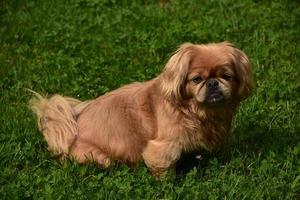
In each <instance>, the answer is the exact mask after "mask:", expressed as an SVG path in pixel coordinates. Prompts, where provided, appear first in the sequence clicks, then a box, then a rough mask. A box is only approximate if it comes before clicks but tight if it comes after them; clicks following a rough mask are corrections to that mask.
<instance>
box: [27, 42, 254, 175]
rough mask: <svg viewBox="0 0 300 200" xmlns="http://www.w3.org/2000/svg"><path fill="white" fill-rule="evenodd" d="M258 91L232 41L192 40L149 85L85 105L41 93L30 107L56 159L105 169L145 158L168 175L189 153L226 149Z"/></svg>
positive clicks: (156, 171)
mask: <svg viewBox="0 0 300 200" xmlns="http://www.w3.org/2000/svg"><path fill="white" fill-rule="evenodd" d="M252 88H253V80H252V75H251V68H250V62H249V60H248V58H247V56H246V55H245V53H243V52H242V51H241V50H239V49H237V48H235V47H234V46H233V45H232V44H230V43H227V42H223V43H210V44H200V45H198V44H191V43H186V44H183V45H181V46H180V48H179V49H178V50H177V51H176V52H175V53H174V54H173V56H172V57H171V58H170V60H169V61H168V62H167V64H166V66H165V68H164V70H163V72H162V73H161V74H160V75H158V77H156V78H154V79H152V80H150V81H147V82H144V83H133V84H130V85H126V86H124V87H121V88H119V89H117V90H114V91H112V92H109V93H107V94H105V95H102V96H100V97H98V98H97V99H95V100H90V101H84V102H81V101H79V100H76V99H73V98H69V97H63V96H60V95H54V96H53V97H51V98H49V99H46V98H44V97H42V96H40V95H39V94H37V98H35V99H33V100H32V101H31V105H32V109H33V110H34V111H35V112H36V114H37V116H38V127H39V130H40V131H41V132H42V134H43V136H44V138H45V140H46V141H47V143H48V148H49V150H50V151H51V152H53V153H54V154H55V155H59V156H61V157H62V158H64V157H66V156H70V157H73V158H75V159H77V160H78V161H79V162H80V163H84V162H87V161H91V160H92V161H95V162H96V163H97V164H99V165H100V166H101V167H103V168H106V167H108V166H109V165H110V164H111V161H112V160H117V161H121V162H123V163H127V164H131V163H136V162H137V161H140V160H143V161H144V162H145V164H146V165H147V166H148V167H149V168H150V170H151V171H152V172H153V174H155V175H157V176H161V175H163V174H164V173H165V172H166V171H167V170H168V169H169V168H170V167H172V166H173V165H174V164H175V163H176V161H177V160H178V159H179V158H180V156H181V155H182V153H184V152H190V151H197V150H200V149H205V150H208V151H214V150H215V149H217V148H218V147H220V145H222V143H223V142H224V141H226V138H228V136H229V133H230V124H231V121H232V118H233V115H234V113H235V110H236V108H237V107H238V105H239V103H240V102H241V100H243V99H244V98H245V97H247V96H248V95H249V94H250V92H251V90H252Z"/></svg>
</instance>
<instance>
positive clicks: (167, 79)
mask: <svg viewBox="0 0 300 200" xmlns="http://www.w3.org/2000/svg"><path fill="white" fill-rule="evenodd" d="M194 49H195V47H194V45H193V44H191V43H185V44H183V45H181V46H180V48H179V49H178V50H177V51H176V52H175V54H174V55H173V56H172V57H171V58H170V60H169V61H168V62H167V64H166V66H165V68H164V70H163V73H162V75H161V90H162V93H163V95H164V97H165V98H166V99H167V100H169V101H171V102H172V103H175V104H182V103H183V102H184V98H185V96H186V91H185V84H186V77H187V74H188V70H189V65H190V63H191V59H192V55H193V50H194Z"/></svg>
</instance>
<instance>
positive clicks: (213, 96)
mask: <svg viewBox="0 0 300 200" xmlns="http://www.w3.org/2000/svg"><path fill="white" fill-rule="evenodd" d="M224 101H225V98H224V95H223V94H222V93H221V92H220V91H216V92H213V93H210V94H208V95H206V98H205V103H207V104H220V103H223V102H224Z"/></svg>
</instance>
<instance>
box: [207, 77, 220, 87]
mask: <svg viewBox="0 0 300 200" xmlns="http://www.w3.org/2000/svg"><path fill="white" fill-rule="evenodd" d="M218 86H219V82H218V81H217V80H216V79H214V78H212V79H209V80H208V81H207V82H206V87H207V88H208V89H217V88H218Z"/></svg>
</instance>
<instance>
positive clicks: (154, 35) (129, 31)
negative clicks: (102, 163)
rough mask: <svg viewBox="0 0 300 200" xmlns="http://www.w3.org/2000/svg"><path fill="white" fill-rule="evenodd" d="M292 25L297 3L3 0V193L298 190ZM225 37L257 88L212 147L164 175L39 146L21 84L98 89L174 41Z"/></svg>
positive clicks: (287, 194)
mask: <svg viewBox="0 0 300 200" xmlns="http://www.w3.org/2000/svg"><path fill="white" fill-rule="evenodd" d="M299 33H300V4H299V3H298V2H297V1H250V0H245V1H229V0H222V1H196V0H192V1H179V0H174V1H109V0H93V1H88V0H68V1H56V0H53V1H30V0H10V1H8V0H4V1H1V2H0V99H1V104H0V111H1V116H0V122H1V126H0V141H1V142H0V166H1V172H0V185H1V187H0V194H1V197H2V198H3V199H24V198H30V199H32V198H34V199H37V198H46V199H66V198H70V199H71V198H74V199H87V198H89V199H90V198H93V199H94V198H98V199H100V198H101V199H299V197H300V196H299V193H300V189H299V188H300V175H299V173H300V162H299V155H300V137H299V136H300V123H299V121H300V98H299V94H300V81H299V80H300V62H299V55H300V48H299V44H300V34H299ZM224 40H227V41H230V42H233V43H234V44H236V46H237V47H239V48H241V49H243V50H244V51H245V52H246V53H247V54H248V55H249V57H250V59H251V61H252V64H253V70H254V76H255V79H256V82H257V89H256V91H255V92H254V94H253V95H252V97H251V98H249V99H248V100H246V101H245V102H244V103H243V104H242V107H241V109H240V110H239V112H238V114H237V116H236V118H235V121H234V126H233V133H234V137H233V138H232V140H230V142H229V143H228V144H227V145H226V146H225V147H224V148H223V149H222V150H220V151H219V152H217V153H215V154H213V155H211V154H208V153H204V154H203V156H202V157H203V160H201V161H197V160H193V159H188V160H184V162H183V163H185V165H184V164H183V165H181V168H180V169H179V170H178V174H177V175H176V176H175V175H174V174H170V175H168V176H167V177H166V179H165V180H162V181H157V180H155V178H153V177H152V176H150V174H149V172H148V171H147V169H146V167H145V166H144V165H143V164H140V165H138V166H137V167H135V168H128V167H126V166H124V165H116V166H114V167H112V168H111V169H109V170H101V169H99V168H97V167H96V166H95V165H93V164H89V165H86V166H79V165H77V164H76V163H74V162H72V161H67V162H64V163H59V162H57V161H55V160H54V159H53V158H52V157H51V155H50V154H49V153H48V152H47V150H46V144H45V142H44V141H43V139H42V136H41V135H40V134H39V133H38V131H37V129H36V124H35V119H34V116H33V115H32V113H31V112H30V111H29V109H28V108H27V102H28V100H29V99H30V94H28V93H27V92H26V91H24V89H23V88H31V89H33V90H35V91H39V92H42V93H44V94H53V93H61V94H65V95H70V96H74V97H77V98H79V99H90V98H95V97H96V96H98V95H101V94H103V93H105V92H108V91H110V90H113V89H115V88H117V87H119V86H121V85H124V84H127V83H129V82H133V81H144V80H148V79H151V78H153V77H155V76H156V75H157V74H158V73H159V72H160V70H161V69H162V67H163V65H164V63H165V62H166V60H167V59H168V58H169V56H170V55H171V53H172V52H173V51H174V50H175V49H176V48H177V46H178V45H179V44H181V43H183V42H194V43H205V42H219V41H224ZM191 158H193V157H191ZM187 161H189V162H187Z"/></svg>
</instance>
